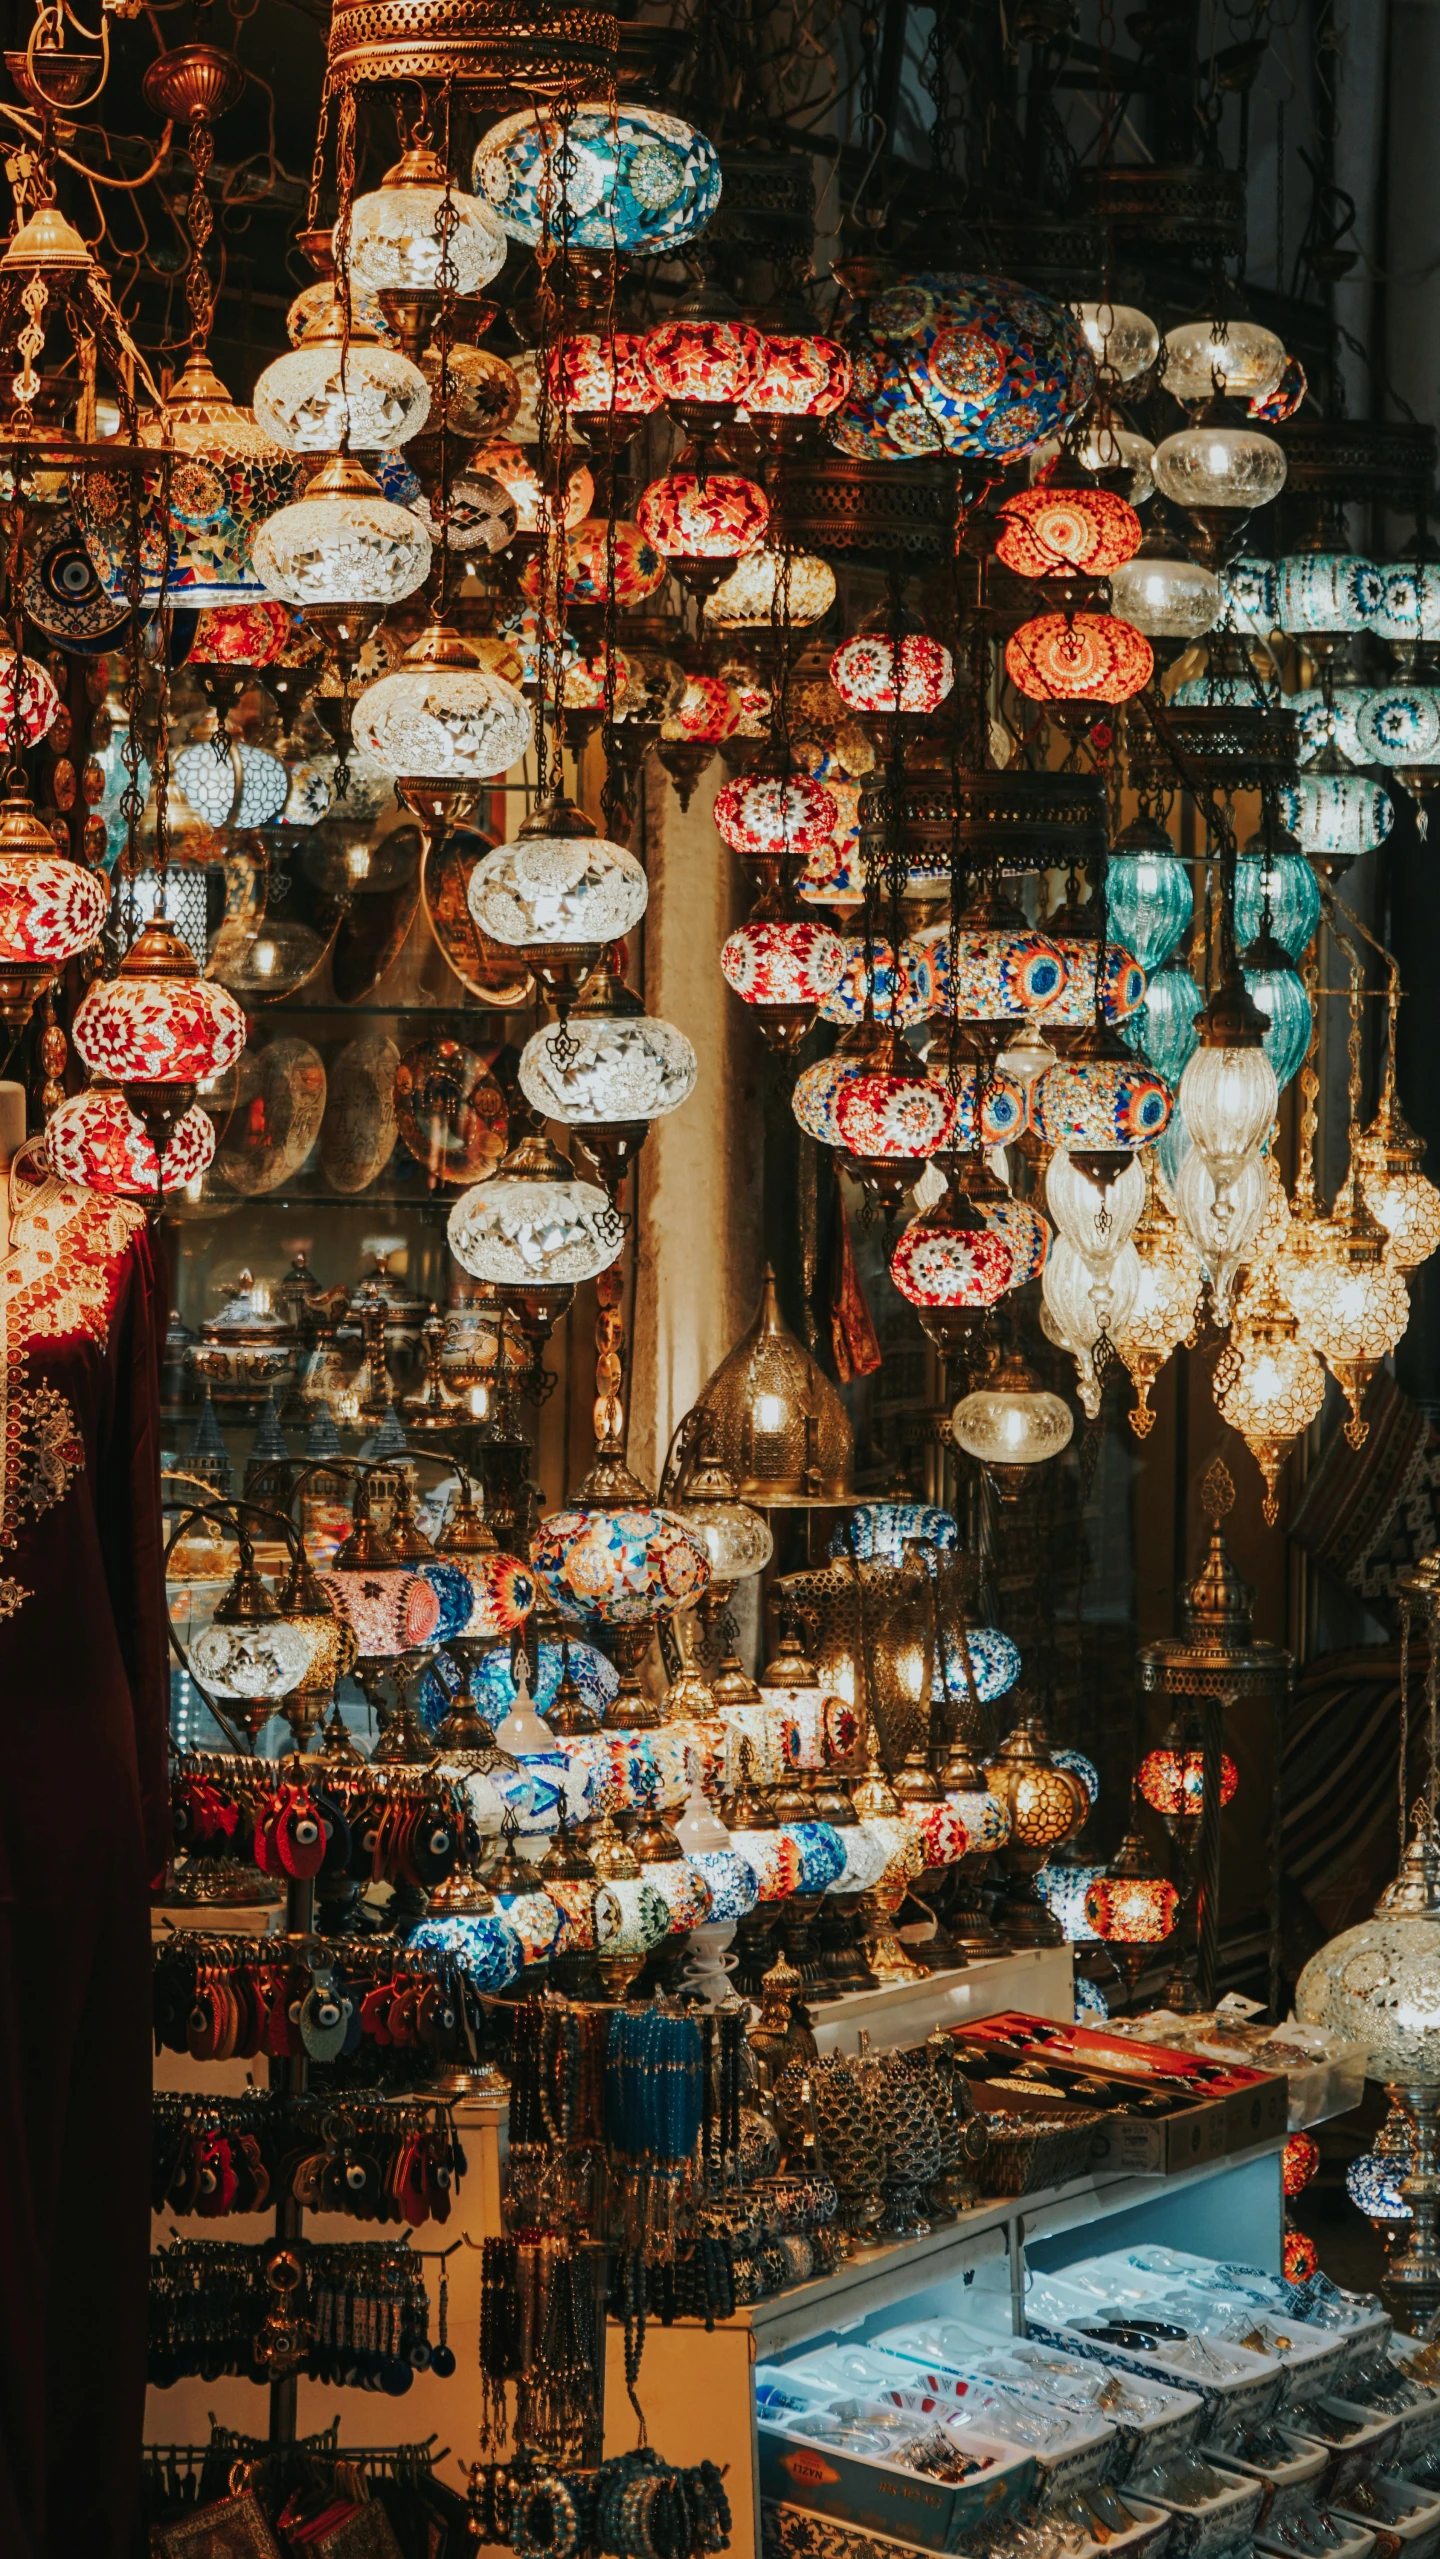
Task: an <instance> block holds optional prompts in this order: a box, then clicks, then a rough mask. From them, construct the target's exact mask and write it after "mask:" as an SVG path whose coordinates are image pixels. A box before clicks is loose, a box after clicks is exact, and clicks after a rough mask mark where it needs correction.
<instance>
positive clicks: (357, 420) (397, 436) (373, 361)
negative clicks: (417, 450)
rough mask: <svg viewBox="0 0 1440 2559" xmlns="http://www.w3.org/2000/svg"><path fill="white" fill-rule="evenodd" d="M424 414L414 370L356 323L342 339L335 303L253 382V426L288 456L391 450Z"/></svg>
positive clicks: (426, 402)
mask: <svg viewBox="0 0 1440 2559" xmlns="http://www.w3.org/2000/svg"><path fill="white" fill-rule="evenodd" d="M342 374H343V379H342ZM429 415H430V385H429V383H428V382H427V381H426V379H425V376H424V374H423V373H422V372H421V370H420V367H419V365H418V364H412V363H411V361H410V358H409V357H408V355H402V354H401V352H400V350H399V348H398V347H393V346H387V345H386V344H385V343H384V341H383V340H382V339H380V338H378V337H377V336H376V335H375V332H374V330H373V329H367V328H366V327H365V326H364V324H363V323H362V322H359V321H356V320H354V319H352V321H351V325H350V334H349V339H348V342H347V339H346V335H345V321H344V313H343V312H342V310H341V308H340V306H339V302H338V299H337V300H336V301H332V303H331V305H330V308H329V310H328V311H326V312H325V313H324V314H323V315H322V316H321V317H320V318H319V319H317V320H314V321H312V322H311V324H310V326H309V328H308V329H307V330H306V332H305V335H304V337H303V338H302V339H301V340H300V343H299V345H298V346H295V347H291V348H289V349H288V351H287V352H286V353H285V354H284V355H277V356H276V357H275V358H274V359H273V361H272V362H271V363H269V364H267V365H266V367H265V369H264V371H263V373H260V374H258V375H257V376H256V380H255V417H256V421H257V423H258V424H259V425H260V426H261V427H262V428H263V429H264V431H265V433H266V435H268V436H269V438H270V440H271V442H272V443H273V444H278V445H281V446H283V448H284V450H285V451H286V452H287V453H337V452H339V451H341V450H342V449H345V448H348V449H349V450H350V451H352V452H355V453H393V452H394V450H395V448H396V447H397V445H401V444H406V443H408V442H409V440H410V438H411V436H412V435H418V434H419V433H420V430H421V428H422V427H423V426H424V424H425V421H426V419H427V418H428V417H429Z"/></svg>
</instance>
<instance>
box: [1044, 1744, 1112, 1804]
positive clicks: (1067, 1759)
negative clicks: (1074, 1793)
mask: <svg viewBox="0 0 1440 2559" xmlns="http://www.w3.org/2000/svg"><path fill="white" fill-rule="evenodd" d="M1050 1756H1051V1758H1052V1759H1053V1760H1054V1762H1055V1765H1056V1767H1057V1768H1068V1769H1069V1771H1070V1774H1071V1776H1072V1777H1078V1778H1079V1780H1080V1783H1081V1785H1082V1786H1083V1787H1084V1789H1085V1792H1086V1794H1087V1796H1088V1797H1089V1805H1088V1809H1089V1810H1090V1811H1091V1812H1092V1813H1093V1811H1094V1810H1095V1807H1096V1805H1097V1804H1098V1802H1099V1800H1100V1771H1099V1769H1098V1768H1097V1767H1096V1765H1095V1762H1094V1760H1093V1759H1087V1758H1086V1756H1085V1753H1084V1752H1083V1750H1052V1752H1051V1753H1050Z"/></svg>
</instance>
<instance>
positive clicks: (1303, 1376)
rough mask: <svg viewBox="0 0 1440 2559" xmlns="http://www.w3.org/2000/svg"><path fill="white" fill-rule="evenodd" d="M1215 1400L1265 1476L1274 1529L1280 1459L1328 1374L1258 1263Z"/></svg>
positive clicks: (1310, 1415) (1318, 1401) (1313, 1409)
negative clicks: (1256, 1272)
mask: <svg viewBox="0 0 1440 2559" xmlns="http://www.w3.org/2000/svg"><path fill="white" fill-rule="evenodd" d="M1215 1401H1216V1404H1217V1405H1218V1407H1219V1411H1220V1418H1221V1420H1222V1421H1224V1422H1227V1423H1228V1424H1229V1426H1230V1428H1231V1430H1232V1431H1238V1432H1239V1434H1240V1437H1241V1438H1242V1439H1243V1440H1244V1442H1245V1445H1246V1447H1247V1448H1248V1449H1249V1451H1250V1454H1251V1456H1252V1457H1253V1458H1254V1460H1255V1463H1256V1465H1257V1466H1258V1467H1259V1469H1260V1472H1261V1475H1262V1476H1263V1477H1264V1481H1265V1498H1264V1505H1263V1507H1264V1513H1265V1518H1266V1521H1267V1523H1268V1525H1269V1526H1270V1527H1272V1528H1273V1527H1274V1525H1275V1522H1276V1521H1277V1519H1278V1518H1279V1516H1280V1502H1279V1484H1280V1476H1281V1472H1282V1469H1283V1468H1284V1465H1285V1460H1286V1458H1287V1457H1288V1456H1289V1454H1290V1451H1291V1449H1292V1448H1293V1447H1294V1445H1295V1442H1296V1441H1297V1439H1299V1437H1300V1435H1301V1433H1302V1432H1303V1431H1306V1430H1308V1429H1309V1427H1310V1424H1311V1423H1312V1422H1313V1421H1314V1420H1316V1418H1317V1417H1318V1415H1319V1412H1320V1408H1321V1405H1322V1404H1323V1403H1324V1401H1325V1368H1324V1363H1323V1361H1322V1360H1321V1359H1320V1358H1319V1356H1318V1354H1317V1353H1316V1352H1315V1351H1314V1350H1313V1349H1312V1347H1311V1345H1310V1344H1309V1342H1307V1341H1305V1340H1303V1339H1302V1338H1301V1333H1300V1327H1299V1325H1298V1324H1297V1322H1296V1320H1295V1317H1294V1315H1293V1314H1292V1312H1291V1310H1290V1308H1289V1306H1288V1305H1287V1304H1286V1301H1285V1299H1284V1297H1283V1296H1282V1295H1281V1292H1280V1287H1279V1284H1278V1282H1277V1280H1276V1276H1275V1273H1274V1271H1273V1269H1270V1268H1268V1267H1266V1266H1265V1265H1264V1264H1263V1263H1262V1264H1260V1265H1259V1275H1258V1279H1257V1278H1253V1277H1252V1279H1251V1280H1250V1281H1249V1282H1247V1285H1246V1288H1245V1292H1244V1297H1243V1300H1242V1303H1241V1306H1240V1309H1239V1312H1238V1313H1237V1315H1236V1319H1235V1322H1234V1324H1233V1326H1232V1328H1231V1333H1230V1348H1229V1351H1228V1353H1227V1354H1226V1355H1225V1356H1224V1357H1223V1358H1222V1360H1221V1362H1220V1363H1219V1364H1218V1365H1217V1367H1216V1371H1215Z"/></svg>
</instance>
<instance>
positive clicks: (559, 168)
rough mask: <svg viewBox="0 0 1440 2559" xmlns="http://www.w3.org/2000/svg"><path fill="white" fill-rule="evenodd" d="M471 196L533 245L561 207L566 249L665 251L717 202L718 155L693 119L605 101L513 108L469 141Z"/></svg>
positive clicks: (689, 235)
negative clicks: (472, 142)
mask: <svg viewBox="0 0 1440 2559" xmlns="http://www.w3.org/2000/svg"><path fill="white" fill-rule="evenodd" d="M472 178H473V183H474V186H475V191H476V193H477V195H481V196H483V197H484V198H485V200H486V202H487V203H489V204H492V205H493V206H494V208H495V211H496V213H497V214H498V215H499V218H500V221H501V223H502V224H503V225H504V228H505V230H506V231H507V232H508V233H509V235H510V237H511V239H512V240H523V241H525V242H526V244H527V245H528V246H529V247H531V248H533V247H535V246H536V244H537V243H538V242H539V241H540V240H542V239H543V238H544V236H545V230H546V225H547V222H548V223H550V224H551V225H553V224H554V222H555V216H556V210H557V208H558V207H559V206H560V205H561V204H562V203H563V205H564V207H565V224H566V242H567V246H569V247H570V248H572V249H599V250H601V251H603V252H604V253H605V254H606V255H607V256H613V255H614V254H615V253H616V252H617V251H620V252H623V253H625V254H628V255H629V256H632V257H661V258H664V257H673V255H674V254H675V251H676V250H677V249H680V248H682V247H683V246H684V244H685V242H686V241H687V240H691V239H693V238H694V237H695V234H696V233H697V232H699V231H702V230H703V229H704V227H705V225H706V223H707V222H708V221H709V219H710V216H711V214H712V213H713V212H714V210H715V207H716V205H717V204H718V203H719V201H720V161H719V156H718V154H717V153H716V150H715V147H714V145H713V143H711V142H709V141H707V140H706V137H705V135H704V134H703V133H699V132H697V131H696V129H695V127H694V125H691V124H686V123H685V122H684V120H683V118H681V117H680V116H676V115H670V114H668V113H665V112H664V111H662V110H661V109H660V108H659V107H644V106H637V105H635V104H633V103H628V102H627V103H623V104H620V105H617V104H616V103H615V102H614V101H613V100H611V101H609V102H608V103H607V102H606V101H604V100H596V101H588V100H587V101H582V102H581V103H580V104H579V105H567V107H566V110H565V112H564V114H563V115H561V114H560V113H558V112H557V111H556V110H555V109H554V108H553V107H549V106H538V107H522V108H521V109H520V111H519V112H518V114H515V115H510V116H505V117H503V118H502V119H501V121H500V123H499V124H495V125H492V126H491V128H490V130H489V132H488V133H487V134H485V135H484V136H483V137H482V139H481V140H480V142H479V143H478V144H477V145H476V150H475V165H474V169H473V171H472Z"/></svg>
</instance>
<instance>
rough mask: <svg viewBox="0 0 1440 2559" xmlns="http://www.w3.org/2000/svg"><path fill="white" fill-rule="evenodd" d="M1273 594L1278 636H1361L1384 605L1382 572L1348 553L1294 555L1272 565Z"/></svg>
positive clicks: (1371, 563) (1366, 561)
mask: <svg viewBox="0 0 1440 2559" xmlns="http://www.w3.org/2000/svg"><path fill="white" fill-rule="evenodd" d="M1276 592H1277V606H1276V617H1275V618H1276V621H1277V623H1278V625H1279V628H1280V629H1281V630H1282V631H1287V632H1289V633H1291V634H1292V635H1296V636H1299V635H1304V634H1307V633H1310V632H1314V633H1317V634H1319V635H1328V634H1330V633H1332V632H1339V631H1364V630H1367V629H1369V628H1371V627H1372V623H1373V617H1374V616H1375V615H1376V614H1377V613H1378V612H1379V611H1380V610H1381V608H1382V606H1383V604H1384V601H1385V572H1384V570H1383V569H1382V568H1381V567H1380V566H1379V564H1378V562H1376V561H1374V560H1364V559H1357V558H1356V557H1355V556H1354V555H1353V553H1350V552H1337V551H1300V552H1296V553H1294V554H1292V555H1289V556H1287V557H1286V558H1284V559H1282V560H1278V561H1277V562H1276ZM1386 636H1387V637H1390V636H1392V635H1391V634H1389V633H1387V634H1386Z"/></svg>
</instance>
